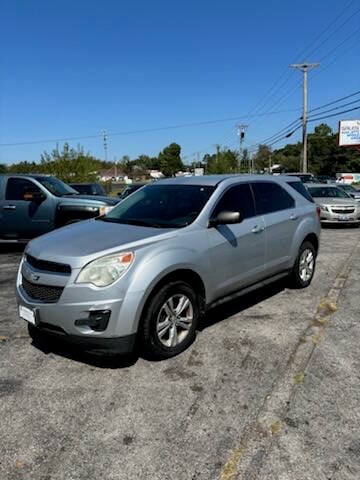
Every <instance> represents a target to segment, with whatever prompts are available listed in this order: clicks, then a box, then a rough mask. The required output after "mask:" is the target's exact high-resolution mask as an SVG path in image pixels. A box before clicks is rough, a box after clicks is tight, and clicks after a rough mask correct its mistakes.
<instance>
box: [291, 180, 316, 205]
mask: <svg viewBox="0 0 360 480" xmlns="http://www.w3.org/2000/svg"><path fill="white" fill-rule="evenodd" d="M288 185H290V187H292V188H293V189H294V190H296V191H297V192H298V193H300V195H302V196H303V197H304V198H306V200H309V202H311V203H314V200H313V198H312V196H311V195H310V193H309V192H308V191H307V190H306V187H304V184H303V183H302V182H288Z"/></svg>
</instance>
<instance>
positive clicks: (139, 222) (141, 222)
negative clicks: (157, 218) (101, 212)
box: [96, 216, 164, 228]
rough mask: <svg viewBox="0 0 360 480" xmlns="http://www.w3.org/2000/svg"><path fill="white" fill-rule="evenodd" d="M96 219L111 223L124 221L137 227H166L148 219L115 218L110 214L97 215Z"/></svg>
mask: <svg viewBox="0 0 360 480" xmlns="http://www.w3.org/2000/svg"><path fill="white" fill-rule="evenodd" d="M96 220H101V221H103V222H110V223H122V224H124V225H134V226H136V227H151V228H164V227H161V225H158V224H156V223H153V222H148V221H147V220H140V219H139V220H138V219H136V218H113V217H108V216H100V217H96Z"/></svg>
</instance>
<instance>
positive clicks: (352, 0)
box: [251, 0, 360, 112]
mask: <svg viewBox="0 0 360 480" xmlns="http://www.w3.org/2000/svg"><path fill="white" fill-rule="evenodd" d="M353 3H355V0H350V1H349V2H348V3H347V4H346V5H345V7H343V8H342V10H341V11H340V12H339V13H338V14H337V15H336V16H335V18H334V19H333V20H332V21H331V22H330V23H329V24H328V25H327V26H326V27H325V28H324V30H322V31H321V32H320V33H319V35H317V36H316V37H315V39H314V40H313V41H312V42H311V44H309V46H308V47H306V48H305V49H303V50H302V51H301V53H299V55H297V56H296V58H300V57H303V58H304V57H305V56H309V55H310V54H313V53H314V52H315V51H317V50H318V49H319V48H320V47H321V46H322V45H323V44H324V43H326V42H327V41H328V40H329V39H330V38H331V37H332V36H333V35H334V33H336V32H338V31H339V30H340V29H341V28H342V27H343V26H344V25H346V23H348V21H349V20H351V19H352V18H353V17H354V15H357V13H359V11H360V9H358V10H356V11H355V12H354V13H352V14H351V16H349V17H348V18H347V19H346V20H345V21H344V22H343V23H342V24H341V25H340V26H338V27H337V28H336V29H335V30H334V31H332V33H331V34H330V35H329V36H328V37H327V38H326V39H325V40H323V41H322V42H321V43H320V44H318V45H315V46H314V48H312V50H310V49H311V47H312V46H313V45H314V44H316V42H317V41H318V40H320V38H321V37H322V36H323V35H324V34H325V33H326V32H327V31H329V30H330V29H331V27H332V26H333V25H335V24H336V23H337V22H338V21H339V19H340V18H341V17H342V16H343V15H344V14H345V13H346V12H348V10H349V8H350V7H351V5H352V4H353ZM309 50H310V53H309ZM322 60H323V59H321V61H322ZM287 72H288V70H287V69H285V70H284V71H283V72H282V73H281V74H280V77H279V78H278V79H277V80H276V81H275V82H274V83H273V85H272V86H271V88H270V89H269V90H268V92H267V93H266V94H265V95H264V97H263V98H262V99H261V100H260V101H259V102H257V103H256V105H255V107H254V108H253V109H252V110H251V112H255V111H256V110H258V109H259V107H260V110H261V108H263V107H264V106H265V105H266V104H267V103H269V100H270V98H271V96H274V95H275V94H276V93H277V92H278V91H280V90H281V89H282V87H284V86H285V85H286V84H287V83H288V81H289V80H290V79H291V77H292V75H293V73H294V72H291V73H289V74H288V75H287V78H286V79H285V81H284V82H283V83H282V84H281V85H280V86H278V87H277V88H276V90H275V92H274V93H273V94H272V95H271V96H270V93H271V92H272V91H273V90H274V88H275V87H276V85H278V84H279V83H280V81H281V79H282V78H283V77H284V76H285V74H286V73H287ZM295 90H297V88H295V89H294V90H291V92H289V93H288V94H285V96H282V97H280V99H278V100H276V101H275V102H274V104H273V105H272V107H270V108H274V105H278V104H279V103H280V102H281V100H282V99H283V98H284V97H285V98H286V97H287V96H289V95H290V94H291V93H293V92H294V91H295Z"/></svg>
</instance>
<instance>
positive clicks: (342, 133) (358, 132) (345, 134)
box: [339, 120, 360, 147]
mask: <svg viewBox="0 0 360 480" xmlns="http://www.w3.org/2000/svg"><path fill="white" fill-rule="evenodd" d="M358 145H360V120H341V121H340V122H339V146H340V147H355V146H358Z"/></svg>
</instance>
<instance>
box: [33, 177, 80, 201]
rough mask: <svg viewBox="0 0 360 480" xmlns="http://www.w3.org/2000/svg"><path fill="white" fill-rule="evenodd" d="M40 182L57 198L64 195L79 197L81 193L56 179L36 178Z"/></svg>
mask: <svg viewBox="0 0 360 480" xmlns="http://www.w3.org/2000/svg"><path fill="white" fill-rule="evenodd" d="M35 178H36V180H37V181H38V182H40V183H41V185H43V186H44V187H45V188H46V189H47V190H49V192H50V193H52V194H53V195H56V196H57V197H62V196H63V195H79V192H77V191H76V190H74V189H73V188H71V187H70V186H69V185H67V184H66V183H64V182H62V181H61V180H59V179H58V178H54V177H35Z"/></svg>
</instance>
